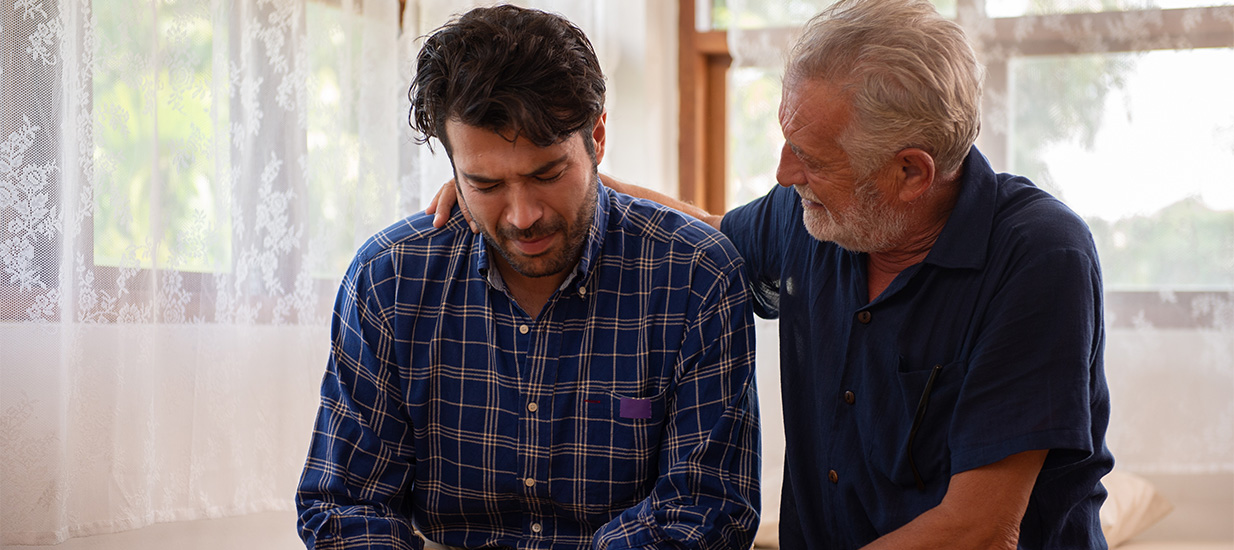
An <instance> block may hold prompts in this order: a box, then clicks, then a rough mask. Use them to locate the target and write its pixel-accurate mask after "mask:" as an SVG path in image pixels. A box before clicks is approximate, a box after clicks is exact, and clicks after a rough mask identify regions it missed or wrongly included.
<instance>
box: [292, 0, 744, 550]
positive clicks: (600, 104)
mask: <svg viewBox="0 0 1234 550" xmlns="http://www.w3.org/2000/svg"><path fill="white" fill-rule="evenodd" d="M411 96H412V110H413V115H414V117H413V125H414V126H415V128H416V129H417V130H419V131H420V132H421V134H422V135H423V137H424V139H426V140H427V139H428V138H429V137H433V138H437V139H439V140H440V141H441V144H442V145H443V146H444V148H445V150H446V152H447V154H448V155H449V157H450V160H451V162H452V164H453V166H454V173H455V177H456V180H457V182H458V183H457V185H458V190H459V193H460V196H461V197H462V199H463V204H465V205H466V207H467V209H468V211H469V212H470V213H471V215H472V221H473V222H474V223H475V224H476V226H477V228H478V229H479V231H480V234H479V235H476V234H473V233H472V232H471V231H470V230H469V229H468V225H467V223H466V222H465V221H464V220H463V216H462V215H461V214H460V213H458V211H455V214H454V216H453V217H452V218H451V219H450V222H449V223H448V224H445V226H444V227H440V228H434V227H433V225H432V223H431V219H430V218H429V217H427V216H425V215H422V214H421V215H413V216H411V217H409V218H407V219H405V220H403V221H401V222H399V223H397V224H395V225H393V226H391V227H390V228H388V229H386V230H385V231H383V232H381V233H380V234H378V235H377V236H375V237H374V238H373V239H371V240H370V241H369V242H368V243H366V244H365V245H364V246H363V247H362V248H361V250H360V252H359V253H358V254H357V257H356V259H355V261H354V262H353V264H352V266H351V268H350V269H349V270H348V272H347V275H346V277H345V278H344V281H343V284H342V289H341V290H340V292H339V300H338V304H337V306H336V313H335V317H334V330H333V342H334V347H333V352H332V354H331V357H330V361H329V364H328V366H327V369H326V374H325V377H324V380H323V383H322V388H321V394H322V400H321V409H320V412H319V414H318V419H317V427H316V429H315V430H314V432H313V438H312V443H311V447H310V450H309V458H308V461H307V462H306V464H305V468H304V474H303V478H302V479H301V482H300V487H299V492H298V494H297V504H298V508H299V510H300V521H299V526H300V534H301V537H302V538H303V539H304V541H305V543H306V544H307V545H308V546H309V547H315V548H366V549H367V548H398V549H418V548H420V547H421V545H423V544H425V541H424V540H422V539H421V538H420V536H419V535H417V534H413V533H414V531H416V530H418V531H419V533H421V534H422V535H423V536H424V537H425V538H426V539H428V540H429V541H432V543H434V544H441V545H445V546H447V547H452V548H541V549H560V550H577V549H582V548H595V549H603V548H611V549H619V548H746V547H749V545H750V541H751V539H752V538H753V534H754V529H755V527H756V526H757V525H758V507H759V494H758V477H757V476H758V469H759V458H758V444H759V436H758V417H757V401H756V398H755V395H754V385H753V349H752V346H753V332H752V323H753V317H752V314H751V312H750V307H749V302H748V299H747V298H748V291H747V286H748V284H747V282H746V280H745V278H744V276H743V275H742V270H741V258H740V257H739V256H738V255H737V254H736V251H735V250H734V249H733V247H732V245H731V244H730V243H729V242H728V240H727V239H725V238H724V237H723V236H722V235H720V233H719V232H718V231H716V230H715V229H713V228H711V227H708V226H706V225H705V224H703V223H700V222H699V221H698V220H694V219H691V218H688V217H686V216H683V215H681V214H680V213H677V212H673V211H672V210H670V209H668V208H665V207H662V206H660V205H657V204H654V203H651V202H648V201H638V200H635V199H633V198H631V197H629V196H625V195H619V194H617V193H614V192H613V191H611V190H609V189H607V188H605V187H603V186H602V185H600V181H599V179H598V178H597V173H596V166H597V163H598V162H599V161H600V160H601V159H602V158H603V156H604V149H605V115H604V112H603V108H604V77H603V75H602V74H601V72H600V66H599V63H598V62H597V60H596V57H595V53H594V52H593V51H592V48H591V45H590V43H589V42H588V40H587V38H586V37H585V36H583V34H582V32H580V31H579V30H578V29H577V28H576V27H574V26H573V25H571V24H570V23H569V22H568V21H566V20H564V19H562V18H560V17H558V16H555V15H552V14H547V13H544V12H539V11H536V10H527V9H523V8H518V7H514V6H497V7H493V8H480V9H476V10H473V11H471V12H468V13H467V14H464V15H463V16H461V17H459V18H458V19H457V20H455V21H453V22H451V23H450V24H448V25H446V26H445V27H443V28H441V29H439V30H437V31H436V32H434V33H433V35H432V36H430V37H429V38H428V39H427V40H426V42H425V45H424V47H423V49H422V50H421V51H420V55H419V58H418V67H417V72H416V80H415V82H414V83H413V85H412V90H411Z"/></svg>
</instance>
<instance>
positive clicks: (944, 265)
mask: <svg viewBox="0 0 1234 550" xmlns="http://www.w3.org/2000/svg"><path fill="white" fill-rule="evenodd" d="M959 184H960V185H961V190H960V194H959V198H958V202H957V204H956V207H955V210H954V211H953V212H952V213H951V216H950V218H949V219H948V221H947V224H946V226H945V227H944V229H943V231H942V233H941V234H940V235H939V238H938V240H937V241H936V242H935V244H934V246H933V248H932V249H931V250H930V252H929V254H928V255H927V257H926V258H925V260H924V261H923V262H921V263H920V264H917V265H915V266H912V267H910V268H908V269H906V270H905V271H903V272H901V273H900V274H899V275H898V276H897V277H896V278H895V280H894V281H893V282H892V283H891V285H890V286H889V287H888V288H887V289H886V290H885V291H883V293H882V294H881V295H879V296H878V297H877V298H876V299H875V300H874V301H872V302H871V301H870V300H869V299H868V289H867V282H866V257H867V256H866V255H865V254H860V253H853V252H849V251H846V250H844V249H841V248H840V247H838V246H836V245H835V244H833V243H827V242H822V241H819V240H817V239H815V238H813V237H811V236H810V235H809V234H808V233H807V232H806V230H805V227H804V225H803V224H802V206H801V199H800V197H799V196H798V195H797V193H796V192H794V191H793V189H791V188H785V187H777V188H776V189H775V190H773V191H771V192H770V193H768V194H767V195H766V196H764V197H762V198H760V199H757V200H755V201H753V202H751V203H750V204H747V205H745V206H742V207H740V208H738V209H736V210H733V211H731V212H729V213H728V214H726V215H725V216H724V221H723V231H724V233H725V234H726V235H727V236H728V237H729V239H730V240H732V242H733V244H734V245H735V246H736V247H737V250H738V251H739V252H740V253H741V254H742V256H743V257H744V258H745V259H746V269H747V274H748V276H749V279H750V284H751V285H752V288H753V289H754V298H755V301H756V306H755V307H756V312H757V313H758V314H759V315H761V316H764V317H768V318H776V317H778V318H779V319H780V323H779V325H780V354H781V355H780V357H781V385H782V391H783V403H784V423H785V434H786V439H787V441H786V443H787V445H786V457H785V466H786V467H785V474H784V475H785V478H784V492H783V499H782V503H781V510H780V513H781V527H780V537H781V540H780V544H781V546H782V547H783V548H791V549H798V548H827V549H844V548H858V547H860V546H862V545H864V544H867V543H869V542H871V541H873V540H874V539H876V538H878V537H879V536H882V535H884V534H886V533H889V532H891V531H893V530H895V529H897V528H899V527H901V526H902V525H904V524H905V523H908V522H909V521H911V520H912V519H914V518H915V517H917V516H918V515H920V514H922V513H923V512H925V511H927V510H929V509H930V508H932V507H934V506H936V505H938V503H939V502H941V501H942V498H943V495H944V493H946V491H947V486H948V481H949V479H950V477H951V476H952V475H954V474H957V473H960V472H964V471H966V470H970V469H974V468H978V467H981V466H985V465H988V464H991V463H994V462H997V461H998V460H1000V459H1003V458H1006V457H1007V456H1010V455H1012V454H1015V453H1019V452H1022V451H1030V450H1040V449H1049V450H1050V452H1049V454H1048V456H1047V458H1046V461H1045V464H1044V466H1043V469H1042V472H1041V474H1040V476H1039V478H1038V480H1037V483H1036V485H1035V486H1034V488H1033V492H1032V496H1031V500H1030V502H1029V504H1028V509H1027V512H1026V514H1025V516H1024V520H1023V522H1022V524H1021V533H1020V548H1105V547H1106V544H1105V541H1104V539H1103V538H1102V534H1101V525H1100V521H1099V517H1098V510H1099V508H1100V506H1101V503H1102V501H1103V500H1104V499H1105V490H1104V488H1103V487H1101V485H1100V479H1101V477H1102V476H1104V475H1105V474H1106V473H1107V472H1108V471H1109V470H1110V468H1111V467H1112V466H1113V457H1112V455H1111V454H1110V452H1109V451H1108V450H1107V449H1106V447H1105V432H1106V425H1107V423H1108V420H1109V414H1110V408H1109V392H1108V390H1107V387H1106V381H1105V374H1104V370H1103V366H1102V354H1103V348H1104V340H1105V336H1104V334H1105V332H1104V325H1103V322H1102V305H1101V300H1102V294H1101V293H1102V289H1101V273H1100V268H1099V266H1098V262H1097V253H1096V250H1095V247H1094V244H1093V240H1092V236H1091V233H1090V232H1089V230H1088V228H1087V226H1086V225H1085V224H1084V222H1083V221H1082V220H1081V219H1080V218H1079V217H1077V216H1076V215H1075V214H1074V213H1073V212H1071V210H1069V209H1068V208H1067V207H1066V206H1064V205H1063V204H1062V203H1061V202H1059V201H1058V200H1056V199H1054V198H1053V197H1051V196H1050V195H1049V194H1047V193H1046V192H1044V191H1042V190H1041V189H1038V188H1037V187H1035V186H1034V185H1033V184H1032V183H1031V182H1029V181H1028V180H1026V179H1024V178H1022V177H1017V176H1012V175H1008V174H995V173H994V172H993V171H992V170H991V168H990V166H989V163H988V162H987V161H986V159H985V157H983V156H982V155H981V154H980V153H979V152H978V151H977V149H976V148H973V150H972V151H971V152H970V153H969V155H968V158H967V159H966V160H965V163H964V168H963V176H962V178H961V182H960V183H959ZM923 394H927V395H928V401H927V402H925V403H924V415H923V416H921V418H920V420H919V421H916V422H915V419H916V417H917V416H918V410H919V408H922V405H923V397H922V396H923ZM914 424H916V430H915V431H914V429H913V428H914ZM910 440H911V442H912V446H911V449H910V447H909V443H910ZM919 484H920V485H919Z"/></svg>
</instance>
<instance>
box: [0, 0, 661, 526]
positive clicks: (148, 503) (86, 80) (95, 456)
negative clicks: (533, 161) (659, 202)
mask: <svg viewBox="0 0 1234 550" xmlns="http://www.w3.org/2000/svg"><path fill="white" fill-rule="evenodd" d="M478 3H479V2H475V3H472V2H461V1H454V0H420V1H417V0H410V1H408V2H406V3H405V4H406V6H405V8H404V9H400V2H397V1H394V0H238V1H232V0H131V1H124V2H113V1H107V2H101V1H98V0H15V1H12V2H4V3H0V41H2V43H3V47H2V49H0V51H2V52H3V57H2V58H0V93H2V94H3V96H2V97H3V101H2V102H0V544H6V545H7V544H54V543H57V542H59V541H62V540H65V539H67V538H72V537H78V536H86V535H91V534H96V533H106V532H113V531H120V530H125V529H131V528H137V527H141V526H144V525H148V524H151V523H155V522H166V521H178V520H190V519H200V518H211V517H221V516H229V515H237V514H245V513H251V512H259V511H272V510H289V509H291V508H292V507H293V502H292V497H293V493H294V488H295V484H296V482H297V479H298V476H299V472H300V468H301V467H302V465H303V461H304V456H305V451H306V449H307V445H308V436H309V433H310V430H311V429H312V422H313V417H314V414H315V411H316V406H317V395H318V389H317V388H318V384H319V383H320V379H321V373H322V371H323V368H324V365H325V360H326V354H327V352H328V349H329V323H330V320H331V310H332V305H333V301H334V297H335V292H336V291H337V285H338V281H339V279H340V278H341V276H342V273H343V272H344V270H345V269H346V266H347V264H348V262H349V261H350V259H351V257H352V254H353V253H354V251H355V250H356V249H357V248H358V247H359V246H360V244H362V242H363V241H364V239H366V238H368V237H369V236H371V235H372V234H374V233H375V232H377V231H378V230H380V229H381V228H383V227H385V226H387V225H388V224H390V223H393V222H394V221H395V220H397V219H399V218H401V217H403V216H406V215H408V214H411V213H413V212H415V211H417V210H420V209H421V205H422V204H423V202H424V200H425V199H426V198H427V197H428V196H431V194H432V193H434V192H435V191H436V190H437V188H438V187H439V185H440V184H441V182H443V181H445V180H446V179H447V178H448V177H449V174H450V170H449V164H448V162H447V161H446V160H445V159H444V158H442V157H441V156H440V155H438V156H433V155H431V154H430V153H429V152H428V150H427V148H425V147H422V146H417V145H416V144H415V143H414V140H413V136H412V135H411V133H410V129H409V128H408V125H407V107H408V101H407V97H406V95H407V86H408V83H409V82H410V76H411V70H412V67H411V63H410V60H411V59H412V58H413V56H414V54H415V52H416V51H417V49H418V43H417V41H416V39H417V38H418V37H420V36H422V35H423V34H425V33H428V32H429V31H431V30H432V29H434V28H436V27H437V26H439V25H441V24H442V23H444V22H445V21H446V20H447V19H448V17H449V16H451V15H452V14H454V13H458V12H461V11H464V10H466V9H468V8H469V7H470V6H471V5H473V4H478ZM522 4H523V5H528V4H530V5H533V6H536V7H543V8H546V9H550V10H555V11H559V12H561V13H563V14H565V15H567V16H568V17H570V18H571V19H572V20H574V21H575V22H577V23H578V24H579V25H580V26H582V27H583V28H584V30H586V31H587V32H588V34H589V36H591V38H592V39H593V41H594V42H595V43H596V47H597V50H598V52H599V53H600V56H601V58H602V62H603V63H605V64H606V72H608V73H609V74H610V101H609V103H610V105H609V107H610V109H609V110H610V113H611V114H610V120H614V121H616V123H615V124H614V123H610V127H611V128H613V130H611V132H613V134H615V136H614V139H617V138H618V136H619V135H620V134H622V133H624V134H627V135H633V134H636V133H637V132H640V131H643V130H646V131H647V133H648V135H647V137H646V139H643V140H641V142H639V143H635V142H634V141H633V140H632V139H631V138H629V137H627V138H625V141H627V142H629V143H630V146H629V147H628V148H627V150H626V151H628V152H622V153H620V154H614V155H610V159H609V160H610V161H612V162H610V163H609V164H608V165H609V168H608V169H609V170H610V171H612V172H615V173H618V174H622V173H623V172H624V175H625V176H626V177H630V178H632V179H634V180H636V181H647V182H648V183H649V184H651V185H652V186H653V187H660V188H664V187H665V185H664V183H666V181H667V180H666V179H665V178H663V177H661V175H662V174H672V173H674V172H675V165H673V163H672V162H671V159H670V158H669V157H671V156H672V153H673V151H674V150H675V149H672V148H671V147H668V146H667V144H670V143H672V137H671V133H669V132H666V131H665V129H666V128H668V127H669V126H670V125H671V124H672V121H675V117H674V116H672V113H667V114H665V116H664V117H663V118H664V119H665V121H664V122H663V123H662V124H660V123H652V124H648V123H646V121H639V120H637V119H636V118H635V117H633V116H627V117H625V118H621V117H620V116H619V114H618V113H632V112H635V111H639V110H641V109H642V106H643V105H645V104H657V105H660V104H662V101H661V99H659V98H658V97H656V96H655V92H653V91H652V87H653V86H652V85H654V86H655V87H659V86H660V85H662V84H664V82H666V81H668V80H669V79H670V78H671V75H672V74H673V73H672V67H671V66H665V65H658V64H657V65H649V60H652V59H653V58H655V57H658V55H657V52H656V51H654V50H649V49H647V48H646V47H644V45H643V43H647V44H664V43H671V37H670V38H667V39H666V38H664V37H663V36H662V34H661V33H662V31H664V30H666V29H672V28H673V25H672V22H671V20H669V21H665V22H662V23H661V22H659V21H661V18H662V15H663V14H661V13H658V12H657V11H656V10H660V9H667V8H658V7H656V6H657V5H658V4H662V3H658V2H639V3H631V2H621V3H618V2H614V1H611V0H574V1H570V0H556V1H543V2H522ZM670 8H671V6H670ZM616 24H624V25H625V28H626V29H627V32H626V35H620V36H619V35H618V34H616V33H614V32H610V31H608V30H607V29H608V28H609V27H610V26H616ZM627 35H628V36H627ZM633 41H641V42H637V43H636V42H633ZM619 61H620V62H619ZM629 71H638V72H641V73H642V77H641V78H640V79H638V80H634V79H629V82H628V83H627V84H618V83H616V82H614V80H613V79H614V75H615V74H620V73H622V72H629ZM648 83H651V84H648ZM665 93H666V94H671V93H672V92H671V90H667V91H666V92H665ZM668 97H672V96H671V95H669V96H668ZM657 124H660V125H659V126H657ZM437 149H440V148H437ZM666 190H667V191H669V192H672V189H671V188H670V189H666ZM289 529H290V527H289Z"/></svg>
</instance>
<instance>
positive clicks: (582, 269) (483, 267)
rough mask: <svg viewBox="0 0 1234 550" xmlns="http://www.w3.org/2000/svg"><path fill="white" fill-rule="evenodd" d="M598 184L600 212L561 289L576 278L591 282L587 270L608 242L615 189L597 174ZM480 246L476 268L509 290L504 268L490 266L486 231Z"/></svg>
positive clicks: (499, 285)
mask: <svg viewBox="0 0 1234 550" xmlns="http://www.w3.org/2000/svg"><path fill="white" fill-rule="evenodd" d="M596 185H597V186H599V190H598V192H597V193H596V212H595V215H594V216H592V219H591V227H590V228H589V229H588V230H587V241H586V244H584V245H583V255H582V257H581V258H579V261H578V263H577V264H575V266H574V269H573V270H571V271H570V274H569V275H567V276H566V278H565V280H563V281H562V282H561V286H559V287H557V290H558V291H562V290H565V289H566V288H569V286H570V284H571V283H573V282H574V281H575V280H576V279H577V280H578V281H579V285H586V284H587V274H588V273H590V272H591V266H592V264H593V263H595V262H594V260H595V258H596V257H597V256H599V255H600V249H601V247H603V246H604V235H605V234H607V233H608V231H606V230H605V229H606V228H607V227H608V211H609V205H610V198H611V197H610V196H609V194H610V193H611V192H612V191H611V190H609V188H607V187H605V186H604V184H602V183H600V178H599V177H596ZM476 242H477V244H478V245H479V246H476V248H475V250H474V251H472V254H474V255H475V256H476V268H477V270H478V271H479V273H480V275H481V276H482V277H484V278H485V280H487V281H488V284H489V285H491V286H492V287H493V288H495V289H497V290H500V291H503V292H504V291H505V290H506V284H505V281H504V280H503V279H502V278H501V271H500V270H498V269H489V248H488V242H487V239H485V238H484V234H480V235H479V237H478V238H477V239H476Z"/></svg>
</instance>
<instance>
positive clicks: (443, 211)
mask: <svg viewBox="0 0 1234 550" xmlns="http://www.w3.org/2000/svg"><path fill="white" fill-rule="evenodd" d="M600 181H602V182H604V185H605V186H607V187H608V188H609V189H612V190H613V191H616V192H618V193H624V194H626V195H630V196H632V197H637V198H640V199H647V200H650V201H653V202H657V203H660V204H663V205H664V206H667V207H669V208H672V209H674V210H677V211H679V212H682V213H684V214H687V215H689V216H694V217H695V218H698V219H700V220H702V221H704V222H707V224H708V225H710V226H712V227H714V228H716V229H720V220H722V219H724V215H723V214H718V215H717V214H712V213H710V212H708V211H706V210H703V209H702V208H699V207H698V206H695V205H693V204H691V203H688V202H686V201H683V200H680V199H675V198H673V197H670V196H668V195H665V194H664V193H660V192H657V191H652V190H651V189H647V188H646V187H640V186H637V185H634V184H631V183H625V182H623V181H619V180H616V179H613V177H612V176H610V175H608V174H600ZM455 203H458V194H457V191H456V190H455V188H454V180H450V181H447V182H446V183H445V184H444V185H442V186H441V189H438V190H437V194H435V195H433V198H432V199H430V200H429V201H428V205H427V206H425V207H424V213H426V214H433V215H434V216H433V226H434V227H442V226H444V225H446V220H449V219H450V211H451V210H453V209H454V205H455ZM459 207H460V208H462V209H463V216H464V217H465V218H466V219H467V221H468V222H469V223H470V222H471V215H470V214H468V213H467V208H466V207H465V206H464V205H462V204H459ZM471 230H472V231H478V228H477V227H476V226H475V224H474V223H472V225H471Z"/></svg>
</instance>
